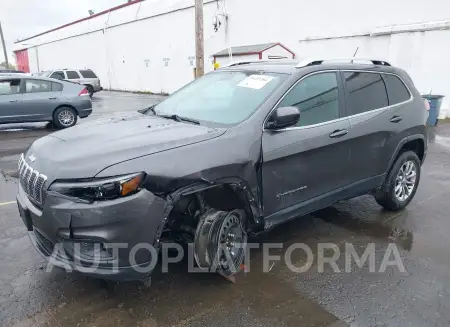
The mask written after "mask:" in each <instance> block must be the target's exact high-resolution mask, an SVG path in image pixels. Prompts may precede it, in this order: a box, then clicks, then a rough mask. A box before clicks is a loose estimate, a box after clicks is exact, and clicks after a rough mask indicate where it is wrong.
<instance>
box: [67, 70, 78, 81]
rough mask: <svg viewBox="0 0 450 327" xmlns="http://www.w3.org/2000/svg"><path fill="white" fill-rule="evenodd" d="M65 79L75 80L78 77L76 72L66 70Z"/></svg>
mask: <svg viewBox="0 0 450 327" xmlns="http://www.w3.org/2000/svg"><path fill="white" fill-rule="evenodd" d="M66 74H67V79H77V78H80V75H78V73H77V72H76V71H73V70H68V71H66Z"/></svg>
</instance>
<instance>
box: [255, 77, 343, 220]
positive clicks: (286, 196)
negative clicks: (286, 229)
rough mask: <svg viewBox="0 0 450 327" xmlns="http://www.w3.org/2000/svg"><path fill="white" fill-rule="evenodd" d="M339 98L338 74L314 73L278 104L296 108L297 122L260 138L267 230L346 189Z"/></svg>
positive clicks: (299, 83)
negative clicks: (298, 110)
mask: <svg viewBox="0 0 450 327" xmlns="http://www.w3.org/2000/svg"><path fill="white" fill-rule="evenodd" d="M343 94H344V93H343V90H342V83H341V82H340V77H339V75H338V72H329V71H328V72H319V73H314V74H311V75H308V76H306V77H304V78H302V79H300V80H299V81H298V82H297V84H296V85H295V86H294V87H293V88H292V89H291V90H290V91H289V92H288V93H287V94H286V95H285V96H284V97H283V99H282V100H281V102H280V103H279V105H278V107H287V106H296V107H298V108H299V109H300V120H299V122H298V123H297V125H296V126H292V127H288V128H284V129H281V130H275V131H274V130H267V129H264V132H263V137H262V148H263V167H262V174H263V183H262V184H263V201H264V215H265V216H266V219H267V220H266V226H267V225H269V226H270V225H272V224H277V223H281V222H283V221H284V220H287V219H291V218H294V217H295V216H296V215H298V214H299V213H301V208H303V207H305V206H306V205H308V204H310V203H314V202H315V201H322V203H323V201H326V200H324V199H326V198H327V195H330V193H333V191H335V190H338V189H339V188H341V187H343V186H345V185H347V184H348V181H349V173H350V172H349V156H350V151H349V146H348V139H347V137H346V134H347V132H348V130H349V128H350V123H349V121H348V119H347V118H345V115H344V112H343V111H344V105H345V103H344V98H343ZM325 206H326V205H325Z"/></svg>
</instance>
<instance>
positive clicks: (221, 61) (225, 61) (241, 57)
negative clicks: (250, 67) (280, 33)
mask: <svg viewBox="0 0 450 327" xmlns="http://www.w3.org/2000/svg"><path fill="white" fill-rule="evenodd" d="M246 60H248V61H255V60H259V55H257V54H251V55H235V56H233V57H231V58H230V57H218V58H216V62H218V63H219V64H220V67H224V66H226V65H229V64H231V63H233V62H237V61H246Z"/></svg>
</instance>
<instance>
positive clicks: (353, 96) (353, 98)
mask: <svg viewBox="0 0 450 327" xmlns="http://www.w3.org/2000/svg"><path fill="white" fill-rule="evenodd" d="M344 78H345V86H346V89H347V92H348V101H347V111H348V115H349V116H351V115H356V114H360V113H363V112H367V111H370V110H374V109H379V108H383V107H387V106H388V105H389V103H388V96H387V92H386V86H385V84H384V81H383V79H382V78H381V75H380V74H377V73H364V72H345V73H344Z"/></svg>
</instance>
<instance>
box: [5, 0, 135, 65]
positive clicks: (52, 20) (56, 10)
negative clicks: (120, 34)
mask: <svg viewBox="0 0 450 327" xmlns="http://www.w3.org/2000/svg"><path fill="white" fill-rule="evenodd" d="M0 1H1V6H0V22H1V24H2V28H3V35H4V37H5V42H6V49H7V50H8V59H9V62H10V63H15V60H14V57H13V52H12V50H13V44H14V41H17V40H18V39H23V38H26V37H29V36H33V35H35V34H39V33H41V32H45V31H46V30H49V29H52V28H54V27H58V26H60V25H64V24H66V23H69V22H71V21H74V20H77V19H80V18H83V17H86V16H89V13H88V10H89V9H91V10H93V11H94V12H95V13H97V12H100V11H102V10H105V9H108V8H111V7H114V6H117V5H120V4H122V3H125V2H127V0H0ZM0 50H1V51H0V62H3V61H4V60H5V59H4V55H3V48H2V46H1V42H0Z"/></svg>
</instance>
